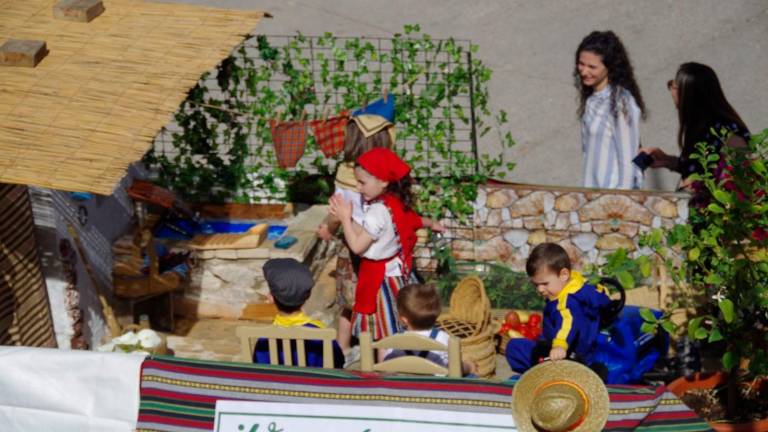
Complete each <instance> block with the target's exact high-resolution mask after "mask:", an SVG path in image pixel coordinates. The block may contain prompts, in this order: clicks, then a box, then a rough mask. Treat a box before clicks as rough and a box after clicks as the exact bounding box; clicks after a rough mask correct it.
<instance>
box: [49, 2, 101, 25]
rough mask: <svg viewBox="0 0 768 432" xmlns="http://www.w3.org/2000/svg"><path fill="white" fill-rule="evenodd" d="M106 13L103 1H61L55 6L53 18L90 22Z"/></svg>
mask: <svg viewBox="0 0 768 432" xmlns="http://www.w3.org/2000/svg"><path fill="white" fill-rule="evenodd" d="M102 13H104V3H102V2H101V0H60V1H59V2H58V3H56V4H55V5H54V6H53V17H54V18H58V19H62V20H67V21H77V22H84V23H87V22H90V21H91V20H92V19H94V18H96V17H97V16H99V15H101V14H102Z"/></svg>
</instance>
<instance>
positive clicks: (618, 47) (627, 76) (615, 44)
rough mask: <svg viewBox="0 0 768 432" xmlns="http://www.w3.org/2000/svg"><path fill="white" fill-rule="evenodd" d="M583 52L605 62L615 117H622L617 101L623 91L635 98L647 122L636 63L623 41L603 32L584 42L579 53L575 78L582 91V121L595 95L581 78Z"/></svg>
mask: <svg viewBox="0 0 768 432" xmlns="http://www.w3.org/2000/svg"><path fill="white" fill-rule="evenodd" d="M583 51H589V52H591V53H594V54H597V55H599V56H600V57H601V58H602V61H603V64H604V65H605V67H606V68H607V69H608V83H609V84H611V112H612V113H613V115H614V116H618V115H619V112H618V110H617V108H616V99H617V95H618V92H619V91H620V89H621V88H625V89H627V91H629V92H630V93H631V94H632V97H634V98H635V102H636V103H637V106H638V107H640V112H641V113H642V118H643V119H645V118H646V116H647V115H646V109H645V102H643V96H642V95H641V94H640V87H638V85H637V82H636V81H635V73H634V70H633V69H632V63H631V62H630V61H629V55H628V54H627V50H626V49H625V48H624V44H622V43H621V39H619V37H618V36H616V34H615V33H614V32H612V31H610V30H607V31H602V32H601V31H593V32H592V33H590V34H588V35H587V37H585V38H584V39H583V40H582V41H581V43H580V44H579V48H578V49H577V50H576V60H575V62H574V67H573V78H574V84H575V85H576V89H577V90H578V91H579V99H580V101H579V109H578V114H579V117H581V116H583V115H584V108H585V106H586V104H587V99H588V98H589V97H590V96H591V95H592V93H594V89H593V88H592V87H590V86H585V85H584V84H583V83H582V82H581V76H580V75H579V68H578V65H579V54H581V53H582V52H583Z"/></svg>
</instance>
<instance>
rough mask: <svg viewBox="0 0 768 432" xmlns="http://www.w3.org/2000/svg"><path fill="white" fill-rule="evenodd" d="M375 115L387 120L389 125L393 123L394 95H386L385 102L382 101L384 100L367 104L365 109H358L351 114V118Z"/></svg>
mask: <svg viewBox="0 0 768 432" xmlns="http://www.w3.org/2000/svg"><path fill="white" fill-rule="evenodd" d="M364 114H367V115H377V116H379V117H384V119H385V120H387V121H388V122H390V123H394V122H395V95H393V94H392V93H387V100H386V102H385V101H384V98H381V99H378V100H376V101H375V102H373V103H371V104H369V105H368V106H366V107H365V108H360V109H358V110H356V111H353V112H352V117H357V116H359V115H364Z"/></svg>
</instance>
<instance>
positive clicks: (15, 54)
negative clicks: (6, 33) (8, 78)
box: [0, 39, 48, 67]
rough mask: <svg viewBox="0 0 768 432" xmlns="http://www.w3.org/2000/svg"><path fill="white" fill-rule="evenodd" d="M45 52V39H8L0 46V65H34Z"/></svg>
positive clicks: (46, 50)
mask: <svg viewBox="0 0 768 432" xmlns="http://www.w3.org/2000/svg"><path fill="white" fill-rule="evenodd" d="M47 54H48V49H47V48H46V46H45V41H41V40H26V39H8V40H7V41H6V42H5V43H4V44H3V46H0V66H20V67H35V66H37V64H38V63H40V60H42V59H43V57H45V56H46V55H47Z"/></svg>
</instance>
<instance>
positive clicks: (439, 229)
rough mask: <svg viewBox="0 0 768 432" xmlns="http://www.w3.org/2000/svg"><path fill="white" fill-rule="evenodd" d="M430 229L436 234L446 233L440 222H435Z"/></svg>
mask: <svg viewBox="0 0 768 432" xmlns="http://www.w3.org/2000/svg"><path fill="white" fill-rule="evenodd" d="M430 228H431V229H432V231H434V232H445V227H444V226H443V224H441V223H440V221H433V222H432V226H431V227H430Z"/></svg>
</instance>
